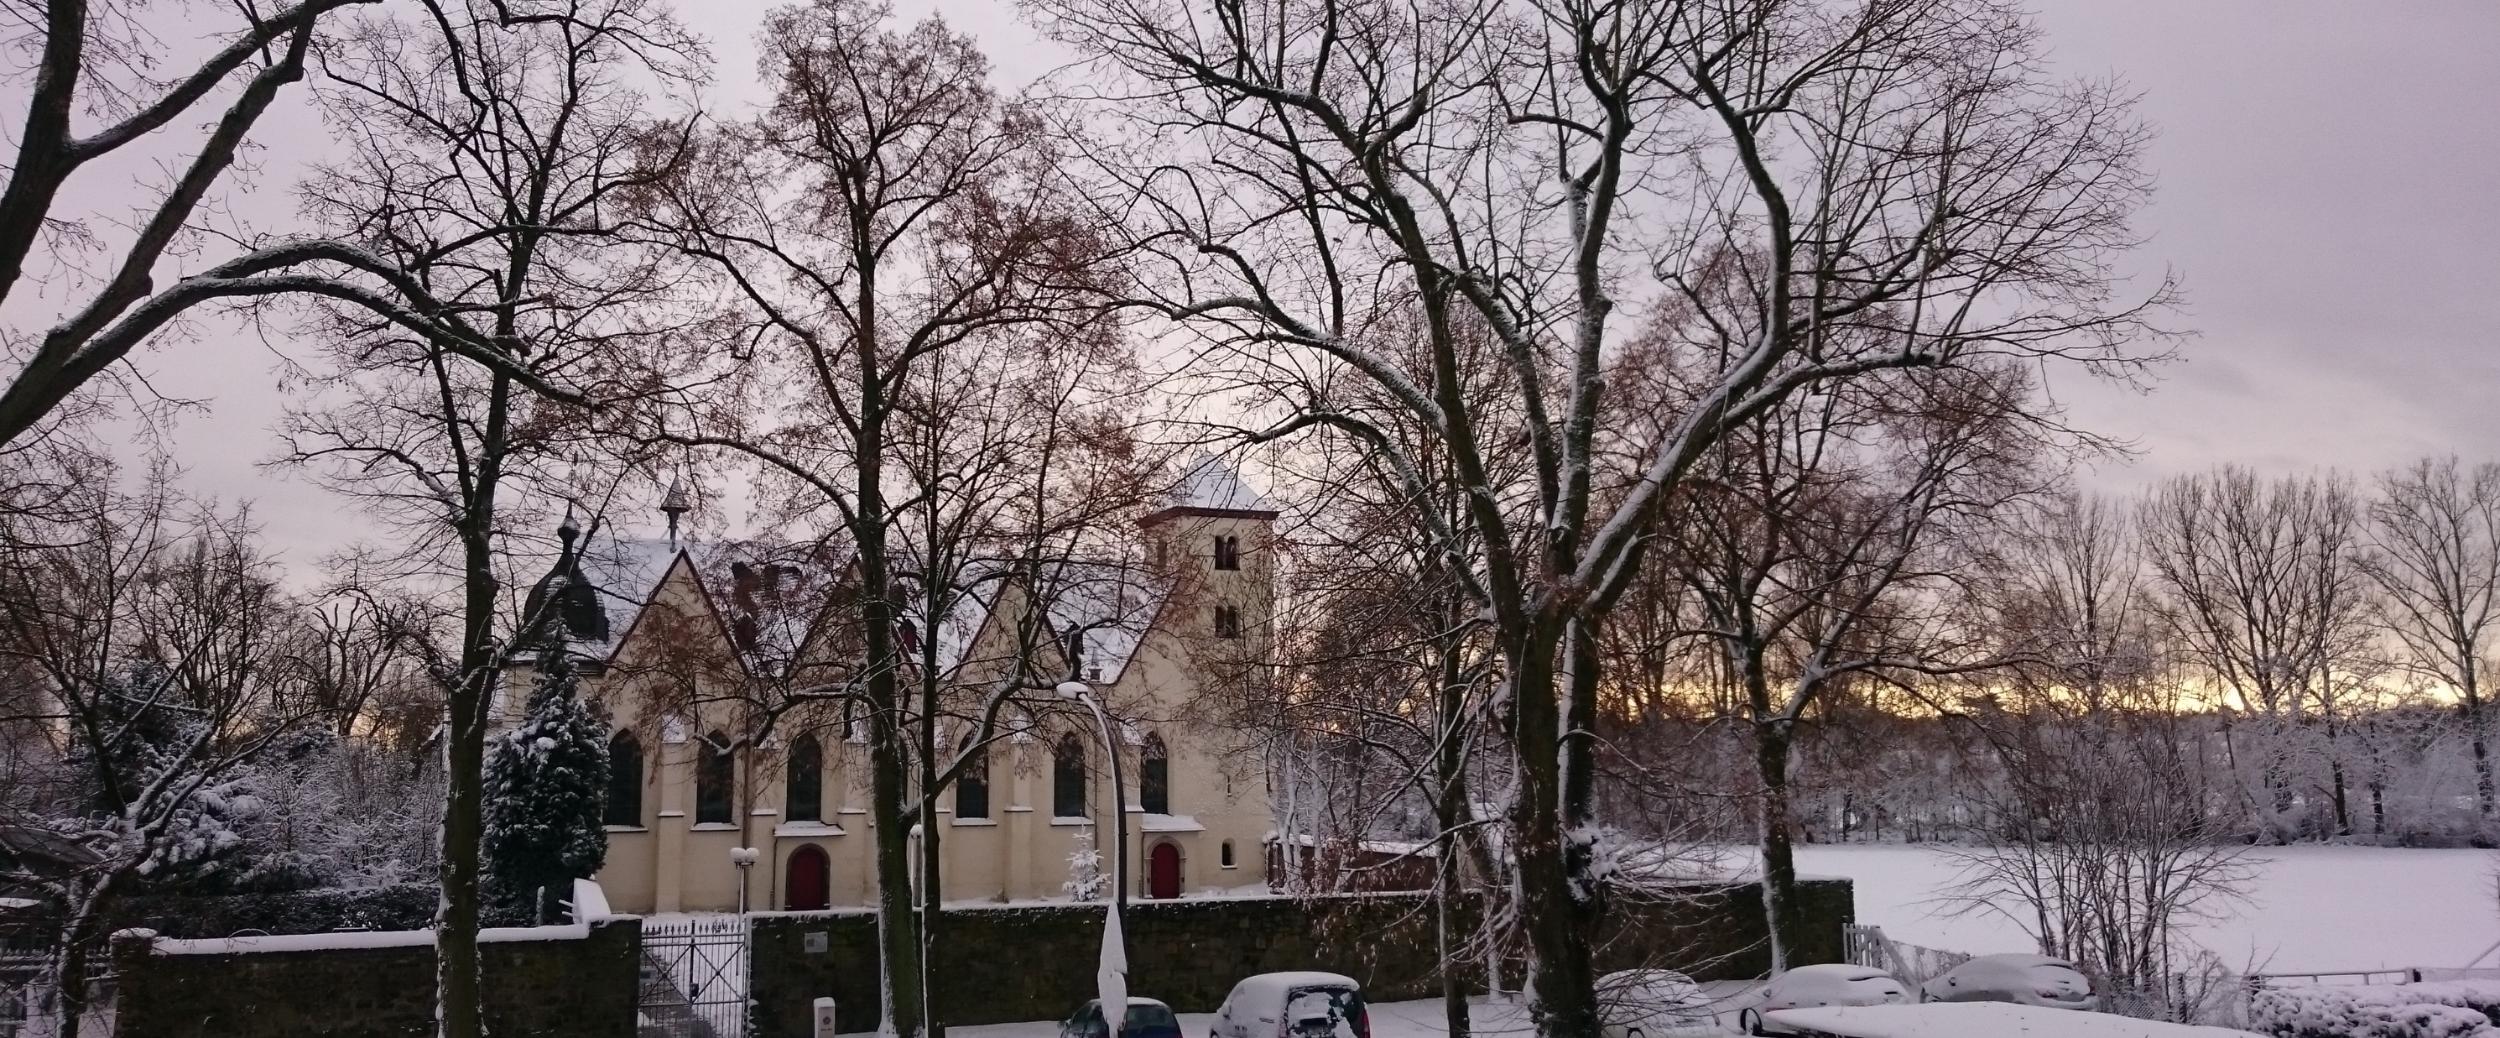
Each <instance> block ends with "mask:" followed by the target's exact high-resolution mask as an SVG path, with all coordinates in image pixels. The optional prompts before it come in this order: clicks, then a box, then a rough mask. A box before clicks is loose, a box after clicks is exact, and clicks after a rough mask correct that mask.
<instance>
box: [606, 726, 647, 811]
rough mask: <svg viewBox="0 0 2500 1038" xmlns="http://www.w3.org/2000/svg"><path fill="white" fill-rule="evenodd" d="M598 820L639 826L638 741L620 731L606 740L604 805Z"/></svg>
mask: <svg viewBox="0 0 2500 1038" xmlns="http://www.w3.org/2000/svg"><path fill="white" fill-rule="evenodd" d="M602 821H605V822H606V823H607V824H609V825H632V826H639V825H641V824H642V740H641V739H637V738H635V737H634V733H633V732H630V731H627V730H624V729H621V728H620V729H618V730H617V733H616V734H615V735H614V736H611V737H609V739H608V806H607V811H606V817H605V818H603V819H602Z"/></svg>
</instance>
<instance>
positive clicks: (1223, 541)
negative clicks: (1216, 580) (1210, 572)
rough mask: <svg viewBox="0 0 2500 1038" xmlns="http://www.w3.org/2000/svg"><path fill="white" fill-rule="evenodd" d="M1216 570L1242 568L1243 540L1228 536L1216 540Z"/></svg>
mask: <svg viewBox="0 0 2500 1038" xmlns="http://www.w3.org/2000/svg"><path fill="white" fill-rule="evenodd" d="M1215 568H1217V569H1240V568H1241V538H1239V537H1230V536H1227V537H1218V538H1216V539H1215Z"/></svg>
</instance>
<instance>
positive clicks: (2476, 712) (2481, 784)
mask: <svg viewBox="0 0 2500 1038" xmlns="http://www.w3.org/2000/svg"><path fill="white" fill-rule="evenodd" d="M2458 709H2460V710H2463V711H2464V712H2465V734H2466V739H2467V741H2468V742H2471V743H2472V744H2473V747H2474V804H2475V806H2476V807H2479V808H2481V809H2482V812H2483V817H2485V818H2489V817H2491V816H2492V813H2493V811H2494V809H2495V808H2496V807H2500V804H2495V803H2494V796H2493V788H2492V778H2491V738H2490V735H2491V733H2490V732H2489V731H2488V730H2487V729H2486V728H2485V726H2484V724H2483V701H2482V697H2481V696H2479V695H2477V694H2476V693H2475V690H2474V689H2471V688H2468V689H2467V690H2466V692H2465V697H2464V701H2463V702H2461V703H2459V704H2458Z"/></svg>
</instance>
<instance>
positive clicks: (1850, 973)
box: [1780, 962, 1893, 980]
mask: <svg viewBox="0 0 2500 1038" xmlns="http://www.w3.org/2000/svg"><path fill="white" fill-rule="evenodd" d="M1780 976H1781V977H1839V978H1842V979H1846V980H1873V979H1875V978H1877V977H1883V978H1885V979H1887V980H1889V979H1893V978H1892V974H1890V973H1887V972H1885V971H1884V970H1883V969H1882V968H1880V967H1876V966H1860V965H1858V964H1857V963H1854V962H1818V963H1815V964H1813V965H1810V966H1791V967H1789V968H1788V971H1787V972H1785V973H1782V974H1780Z"/></svg>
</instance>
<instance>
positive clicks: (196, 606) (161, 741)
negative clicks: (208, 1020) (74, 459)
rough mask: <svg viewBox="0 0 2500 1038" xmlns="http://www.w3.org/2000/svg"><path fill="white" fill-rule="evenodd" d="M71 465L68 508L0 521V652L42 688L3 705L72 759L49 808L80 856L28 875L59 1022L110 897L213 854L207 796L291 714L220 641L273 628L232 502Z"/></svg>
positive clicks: (257, 563)
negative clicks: (200, 502)
mask: <svg viewBox="0 0 2500 1038" xmlns="http://www.w3.org/2000/svg"><path fill="white" fill-rule="evenodd" d="M86 475H87V478H88V479H89V480H90V481H91V482H90V483H89V485H88V486H87V487H86V488H85V489H83V490H82V491H81V492H79V493H78V494H77V495H76V498H75V505H74V510H73V511H72V513H71V514H70V515H67V516H63V517H61V518H59V519H58V520H57V521H42V522H29V521H27V520H25V519H23V518H22V517H12V518H10V519H9V520H7V521H4V522H0V656H5V658H6V659H7V660H8V662H9V664H10V665H11V669H12V670H13V671H16V672H18V673H21V674H24V675H26V676H28V677H30V678H32V679H34V680H35V681H36V682H38V683H39V687H40V688H41V689H42V691H43V698H44V699H45V701H46V703H45V709H44V712H43V713H42V714H40V715H36V716H33V717H24V718H17V719H13V720H16V721H18V722H19V723H27V722H32V723H36V724H41V725H43V726H45V727H46V728H47V729H50V730H53V731H57V732H59V733H60V737H61V739H62V742H63V743H64V745H65V747H66V754H65V757H66V759H67V762H68V766H69V768H70V769H71V770H72V771H73V772H74V774H73V776H72V788H71V789H69V790H67V791H65V792H66V800H65V802H63V803H61V804H59V805H58V810H57V812H56V815H57V816H56V817H55V819H54V820H53V821H54V824H55V826H56V827H57V828H58V829H59V830H60V835H62V836H63V837H64V838H66V839H67V840H69V841H72V842H74V843H75V844H76V845H78V846H80V847H83V848H84V849H85V850H86V851H87V852H88V854H89V856H90V857H91V859H92V860H90V861H89V862H88V863H86V864H85V865H83V866H82V867H80V868H78V869H77V870H75V871H73V872H71V873H69V874H68V875H66V876H62V877H55V878H46V879H45V880H44V881H43V885H45V886H47V887H50V888H52V890H53V892H54V893H53V900H54V901H55V907H56V908H57V909H58V910H59V912H60V922H59V928H58V931H57V933H56V934H55V935H54V939H53V941H52V945H51V949H50V952H51V955H50V959H49V961H48V962H47V964H46V966H45V969H44V971H43V976H42V980H41V981H40V984H39V988H40V990H39V992H38V994H39V996H40V999H41V1003H42V1005H41V1011H40V1015H41V1016H43V1017H46V1018H48V1020H49V1023H50V1026H51V1027H52V1028H53V1030H52V1032H51V1033H53V1034H56V1035H60V1036H63V1038H76V1036H77V1035H78V1034H79V1033H80V1031H81V1029H82V1027H83V1026H84V1025H85V1022H86V1014H87V1012H88V1010H89V1009H91V1008H92V1006H93V1003H92V995H93V991H92V984H93V981H94V979H95V978H94V967H93V962H94V959H95V957H96V956H97V955H98V954H100V953H101V952H102V944H103V937H104V934H105V932H106V931H107V930H108V929H109V928H110V926H111V925H112V921H113V919H114V907H115V906H116V905H117V904H118V903H119V902H120V900H121V899H122V897H123V896H125V895H127V894H129V893H131V892H132V890H133V888H134V887H136V886H137V885H138V884H139V883H140V882H141V881H142V880H143V879H145V880H148V881H152V882H158V883H162V882H166V881H169V880H173V879H177V878H179V877H182V876H184V875H187V874H189V873H192V872H194V871H197V870H200V869H204V868H208V867H212V866H213V865H214V864H215V862H216V861H217V860H218V859H219V858H221V857H223V856H225V855H226V854H228V853H229V851H230V849H231V848H233V847H234V845H235V843H236V841H235V840H234V838H233V836H232V834H231V833H229V832H226V831H225V827H226V822H225V820H224V819H222V818H221V817H219V816H218V815H217V814H215V813H213V812H211V811H209V810H208V809H207V806H206V805H207V802H208V799H209V798H210V796H211V795H212V794H215V793H219V792H221V791H222V790H223V784H224V783H225V782H226V781H227V780H228V779H230V778H232V777H234V775H235V774H236V773H237V772H238V771H239V770H241V769H242V768H244V767H245V766H246V765H248V764H250V763H251V762H252V761H253V760H254V759H255V758H256V757H257V756H258V755H259V754H260V752H261V751H262V749H263V748H265V747H267V746H268V745H269V744H270V743H271V742H272V741H274V740H277V739H280V738H284V737H287V736H289V735H290V734H292V733H294V732H295V731H296V730H297V728H298V727H299V726H300V725H301V724H302V722H304V721H305V720H306V718H304V717H302V716H300V715H289V714H283V713H271V712H270V711H269V710H268V709H267V707H268V705H269V703H270V700H271V697H270V696H269V695H268V692H267V689H266V687H265V685H264V684H263V681H262V678H261V675H260V674H259V673H258V672H257V671H256V670H255V669H254V668H251V667H246V666H238V665H234V661H233V660H232V659H231V658H230V657H229V656H228V654H229V653H231V652H232V650H233V649H234V647H235V644H236V643H237V642H242V643H246V644H248V643H251V642H254V641H257V640H258V638H259V637H260V636H261V635H263V634H265V633H267V632H268V631H269V630H270V629H271V628H272V627H273V626H274V617H273V615H272V614H271V613H270V612H269V611H266V610H264V609H262V608H261V603H262V602H264V601H265V600H266V599H267V597H268V593H269V588H270V587H271V584H272V580H271V575H270V572H269V566H268V561H267V559H266V558H265V557H262V556H261V555H259V553H258V548H257V545H256V544H254V543H253V540H252V538H251V535H250V530H249V527H248V525H247V524H245V523H244V522H243V521H242V520H241V517H240V515H239V514H236V513H223V514H221V513H215V512H205V511H203V512H199V513H197V514H196V515H186V514H184V512H183V510H184V509H185V508H186V507H187V505H186V503H185V502H183V501H182V500H181V499H179V498H178V497H177V496H176V495H175V494H174V493H173V492H172V490H171V488H170V483H169V474H168V473H166V472H165V471H163V470H161V469H160V470H158V471H156V472H153V473H151V474H150V475H149V476H148V477H147V479H146V480H145V481H144V482H143V484H142V486H140V487H139V488H138V489H137V490H136V491H135V492H132V493H124V492H122V491H121V490H119V489H118V488H116V487H115V486H114V474H113V473H112V471H111V470H109V469H103V470H95V471H91V472H89V473H87V474H86ZM204 588H207V589H214V591H213V593H209V594H201V593H199V592H201V590H202V589H204Z"/></svg>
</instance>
